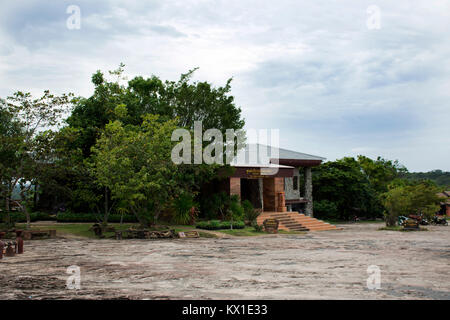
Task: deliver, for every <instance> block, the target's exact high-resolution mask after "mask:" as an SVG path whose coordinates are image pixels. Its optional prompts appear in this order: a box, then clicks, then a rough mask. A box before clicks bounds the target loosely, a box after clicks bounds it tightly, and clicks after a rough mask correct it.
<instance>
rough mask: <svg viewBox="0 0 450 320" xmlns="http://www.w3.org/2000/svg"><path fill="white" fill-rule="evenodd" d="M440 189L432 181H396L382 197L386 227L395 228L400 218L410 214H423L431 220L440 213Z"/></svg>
mask: <svg viewBox="0 0 450 320" xmlns="http://www.w3.org/2000/svg"><path fill="white" fill-rule="evenodd" d="M439 191H440V189H439V188H438V187H436V185H435V184H434V183H433V182H431V181H419V182H408V181H405V180H403V181H395V182H393V183H392V184H391V185H390V186H389V190H388V191H387V192H385V193H384V194H383V195H382V199H383V204H384V206H385V208H386V211H385V217H386V225H387V226H394V225H395V223H396V221H397V218H398V216H400V215H404V216H408V215H409V214H422V215H424V216H425V217H427V218H431V217H432V216H433V215H434V214H435V213H436V212H438V211H439V209H440V206H439V202H440V201H441V200H440V198H439V196H438V195H437V194H438V192H439Z"/></svg>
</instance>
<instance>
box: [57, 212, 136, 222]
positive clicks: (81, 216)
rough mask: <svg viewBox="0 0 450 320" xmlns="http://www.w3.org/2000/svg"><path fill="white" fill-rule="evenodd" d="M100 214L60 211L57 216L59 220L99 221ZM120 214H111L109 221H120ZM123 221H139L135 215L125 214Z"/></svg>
mask: <svg viewBox="0 0 450 320" xmlns="http://www.w3.org/2000/svg"><path fill="white" fill-rule="evenodd" d="M99 218H100V217H99V216H98V215H96V214H93V213H72V212H60V213H58V215H57V216H56V221H58V222H99ZM120 218H121V215H120V214H111V215H109V218H108V222H120ZM123 222H126V223H131V222H137V219H136V217H135V216H134V215H131V214H124V215H123Z"/></svg>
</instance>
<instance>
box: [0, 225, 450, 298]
mask: <svg viewBox="0 0 450 320" xmlns="http://www.w3.org/2000/svg"><path fill="white" fill-rule="evenodd" d="M381 226H382V225H381V224H350V225H343V226H342V227H344V229H343V230H339V231H325V232H316V233H308V234H304V235H287V234H286V235H269V236H260V237H226V238H220V239H206V238H201V239H189V240H188V239H180V240H153V241H149V240H122V241H115V240H81V239H57V240H40V241H39V240H38V241H27V242H26V243H25V253H24V254H23V255H17V256H15V257H11V258H3V260H0V288H1V289H0V299H74V298H75V299H450V228H449V227H444V226H429V227H428V229H429V231H424V232H398V231H378V230H377V229H378V228H379V227H381ZM72 265H76V266H79V267H80V271H81V288H80V289H79V290H69V289H67V288H66V280H67V278H68V277H69V276H70V275H69V274H67V273H66V271H67V267H69V266H72ZM370 265H376V266H378V267H379V268H380V270H381V288H380V289H378V290H369V289H368V288H367V282H366V281H367V278H368V277H369V274H368V273H367V267H368V266H370Z"/></svg>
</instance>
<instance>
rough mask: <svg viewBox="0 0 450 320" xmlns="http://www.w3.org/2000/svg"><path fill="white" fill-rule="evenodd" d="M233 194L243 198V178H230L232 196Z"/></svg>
mask: <svg viewBox="0 0 450 320" xmlns="http://www.w3.org/2000/svg"><path fill="white" fill-rule="evenodd" d="M233 194H236V195H238V196H239V198H240V197H241V178H230V195H233Z"/></svg>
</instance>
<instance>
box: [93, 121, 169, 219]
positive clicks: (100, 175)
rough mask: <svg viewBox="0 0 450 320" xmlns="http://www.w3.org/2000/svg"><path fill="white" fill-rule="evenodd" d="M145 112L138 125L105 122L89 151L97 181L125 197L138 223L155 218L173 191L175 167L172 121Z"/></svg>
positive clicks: (116, 197) (120, 198) (117, 198)
mask: <svg viewBox="0 0 450 320" xmlns="http://www.w3.org/2000/svg"><path fill="white" fill-rule="evenodd" d="M158 120H159V116H157V115H146V116H145V117H144V122H143V123H142V125H141V126H131V125H129V126H124V125H123V123H121V122H120V121H118V120H116V121H114V122H111V123H109V124H108V125H107V126H106V128H105V131H104V133H103V134H102V136H101V137H100V138H99V139H98V141H97V143H96V145H95V147H93V148H92V151H93V160H94V161H93V166H92V170H93V172H94V175H95V177H96V179H97V182H98V183H99V184H100V185H102V186H104V187H108V188H109V190H111V195H112V198H113V199H116V200H120V201H126V202H127V203H128V204H129V206H130V208H131V210H132V212H133V213H134V214H135V215H136V216H137V218H138V219H139V221H140V222H141V224H143V225H148V224H150V223H152V222H154V220H157V219H158V217H159V215H160V213H161V212H162V210H163V209H165V208H166V207H167V205H168V204H169V203H171V202H172V200H173V197H174V195H175V193H176V191H177V186H178V185H177V179H178V167H177V166H176V165H175V164H174V163H173V162H172V160H171V151H172V147H173V142H172V141H171V139H170V137H171V134H172V132H173V131H174V130H175V129H176V125H175V121H174V120H171V121H167V122H160V121H158Z"/></svg>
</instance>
